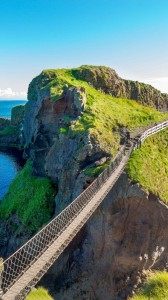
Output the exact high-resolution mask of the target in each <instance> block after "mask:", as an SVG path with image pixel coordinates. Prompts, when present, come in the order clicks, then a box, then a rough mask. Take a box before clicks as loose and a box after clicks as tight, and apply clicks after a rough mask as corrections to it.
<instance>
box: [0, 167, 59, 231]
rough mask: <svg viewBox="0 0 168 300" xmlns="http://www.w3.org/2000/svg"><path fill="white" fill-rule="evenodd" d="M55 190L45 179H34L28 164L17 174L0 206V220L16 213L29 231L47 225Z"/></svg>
mask: <svg viewBox="0 0 168 300" xmlns="http://www.w3.org/2000/svg"><path fill="white" fill-rule="evenodd" d="M54 194H55V190H54V189H53V187H52V186H51V183H50V181H49V180H48V179H47V178H36V177H34V176H32V175H31V173H30V164H29V163H27V164H26V165H25V167H24V168H23V169H22V170H21V171H20V172H19V173H18V175H17V176H16V177H15V179H14V180H13V182H12V183H11V185H10V187H9V191H8V193H7V194H6V195H5V197H4V199H3V201H2V203H1V205H0V218H3V219H4V218H8V217H9V216H10V215H11V214H12V213H15V212H17V214H18V216H19V217H20V218H21V220H22V221H23V224H24V225H26V227H27V228H28V229H29V230H30V231H36V230H37V229H38V228H39V227H41V226H42V225H43V224H45V223H47V222H48V221H49V220H50V218H51V216H52V214H53V212H54Z"/></svg>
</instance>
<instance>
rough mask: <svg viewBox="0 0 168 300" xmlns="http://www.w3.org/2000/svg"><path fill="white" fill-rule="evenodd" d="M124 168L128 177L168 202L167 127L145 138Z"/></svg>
mask: <svg viewBox="0 0 168 300" xmlns="http://www.w3.org/2000/svg"><path fill="white" fill-rule="evenodd" d="M126 170H127V172H128V174H129V176H130V178H131V179H132V180H133V181H135V182H139V183H140V184H141V185H142V186H143V187H144V188H145V189H146V190H149V191H151V192H153V193H154V194H155V195H158V196H159V198H160V199H161V200H163V201H164V202H165V203H168V129H164V130H163V131H161V132H159V133H157V134H155V135H152V136H150V137H148V138H147V139H146V141H145V142H144V143H143V144H142V146H141V148H139V149H137V150H136V151H134V152H133V153H132V155H131V158H130V160H129V162H128V164H127V167H126Z"/></svg>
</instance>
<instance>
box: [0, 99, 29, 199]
mask: <svg viewBox="0 0 168 300" xmlns="http://www.w3.org/2000/svg"><path fill="white" fill-rule="evenodd" d="M25 103H26V101H24V100H23V101H22V100H19V101H15V100H13V101H8V100H4V101H3V100H0V117H5V118H10V117H11V109H12V107H14V106H17V105H20V104H25ZM23 165H24V161H23V159H22V157H21V153H20V152H19V151H17V150H16V149H11V150H7V149H0V200H2V198H3V196H4V195H5V194H6V192H7V191H8V187H9V185H10V183H11V181H12V180H13V179H14V177H15V176H16V174H17V172H18V171H19V170H20V169H21V168H22V166H23Z"/></svg>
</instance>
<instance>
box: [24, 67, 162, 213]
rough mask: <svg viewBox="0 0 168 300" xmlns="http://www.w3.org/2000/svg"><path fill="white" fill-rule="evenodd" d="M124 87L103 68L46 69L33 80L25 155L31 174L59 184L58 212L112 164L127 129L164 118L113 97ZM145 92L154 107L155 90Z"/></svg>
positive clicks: (27, 106)
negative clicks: (153, 94)
mask: <svg viewBox="0 0 168 300" xmlns="http://www.w3.org/2000/svg"><path fill="white" fill-rule="evenodd" d="M93 75H94V76H93ZM87 81H88V82H87ZM107 86H108V87H109V89H108V90H107ZM94 87H96V88H97V89H98V90H96V89H95V88H94ZM149 90H152V91H153V90H154V89H153V88H151V89H150V87H149ZM116 91H118V94H117V92H116ZM123 91H124V88H123V81H122V80H121V79H120V78H119V77H118V75H117V74H116V73H115V71H114V70H112V69H110V68H105V67H81V68H78V69H71V70H68V69H60V70H46V71H43V72H42V73H41V74H40V75H39V76H37V77H36V78H34V79H33V80H32V82H31V83H30V85H29V90H28V99H29V101H28V103H27V105H26V107H25V117H24V136H25V154H26V155H27V157H30V158H31V160H32V172H33V174H35V175H40V176H48V177H49V178H50V179H51V180H52V181H53V182H54V184H56V185H57V187H58V194H57V196H56V210H57V212H59V211H60V210H62V209H63V208H64V207H65V206H66V205H67V204H68V203H70V202H71V201H72V200H73V199H74V198H75V197H76V196H77V195H79V194H80V193H81V192H82V191H83V189H84V188H85V187H86V186H87V185H88V184H89V183H90V182H91V181H92V180H93V179H94V177H95V176H97V174H99V173H100V172H101V171H102V170H103V169H104V168H105V167H106V166H107V165H108V163H109V162H110V160H111V159H112V158H113V156H114V155H115V154H116V152H117V150H118V148H119V146H120V144H122V143H123V142H124V140H125V138H126V135H127V133H128V132H131V131H133V130H134V129H135V128H137V127H138V126H142V127H144V126H147V125H149V124H152V123H155V122H157V121H159V120H161V119H164V118H165V117H166V115H164V114H161V113H159V112H157V111H156V110H154V109H151V108H148V107H144V106H142V105H140V104H138V103H137V102H135V101H133V100H127V99H123V98H114V97H112V95H114V96H115V97H118V96H125V97H126V94H124V92H123ZM125 91H126V89H125ZM104 92H106V93H107V92H108V93H109V94H110V95H108V94H104ZM151 93H153V92H151ZM158 93H159V92H158ZM144 95H145V97H146V98H148V100H150V101H147V102H146V104H149V102H150V103H152V104H153V107H155V101H154V98H152V96H151V94H148V93H147V92H145V90H144ZM158 95H159V94H158ZM160 95H161V94H160ZM127 96H129V93H128V95H127ZM141 96H142V102H143V101H145V98H144V97H143V93H140V97H141ZM162 100H163V99H162ZM163 102H164V103H165V107H166V105H167V100H165V101H163ZM162 104H163V103H162Z"/></svg>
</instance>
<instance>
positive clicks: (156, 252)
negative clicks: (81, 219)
mask: <svg viewBox="0 0 168 300" xmlns="http://www.w3.org/2000/svg"><path fill="white" fill-rule="evenodd" d="M167 232H168V206H167V205H165V204H164V203H162V202H161V201H159V199H158V198H157V197H156V196H155V195H153V194H150V193H149V194H148V193H146V192H145V191H143V190H142V189H141V187H140V186H138V185H137V184H132V183H131V182H130V180H129V178H128V177H127V175H126V174H123V175H121V177H120V178H119V180H118V182H117V183H116V185H115V187H114V188H113V189H112V190H111V191H110V193H109V194H108V195H107V197H106V199H105V200H104V201H103V203H102V204H101V205H100V206H99V208H98V209H97V210H96V212H95V213H94V214H93V215H92V217H91V218H90V219H89V221H88V222H87V223H86V225H85V226H84V228H83V229H82V230H81V231H80V233H79V234H78V235H77V236H76V238H75V239H74V240H73V242H71V244H70V245H69V246H68V248H67V249H66V250H65V251H64V253H63V254H62V255H61V257H60V258H59V259H58V260H57V261H56V262H55V264H54V265H53V266H52V267H51V268H50V270H49V271H48V272H47V274H46V275H45V276H44V277H43V279H42V280H41V282H40V283H39V285H43V286H45V287H47V289H49V291H50V293H51V294H52V296H53V297H54V299H57V300H59V299H60V300H63V299H64V300H69V299H74V300H75V299H82V300H85V299H95V300H103V299H106V300H120V299H127V297H128V296H130V295H131V294H132V292H133V290H134V289H135V287H136V288H137V286H138V285H139V284H141V281H143V280H144V274H145V272H147V271H148V270H149V269H152V270H154V269H157V268H159V269H160V270H161V269H164V267H165V265H166V262H167V255H168V235H167Z"/></svg>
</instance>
